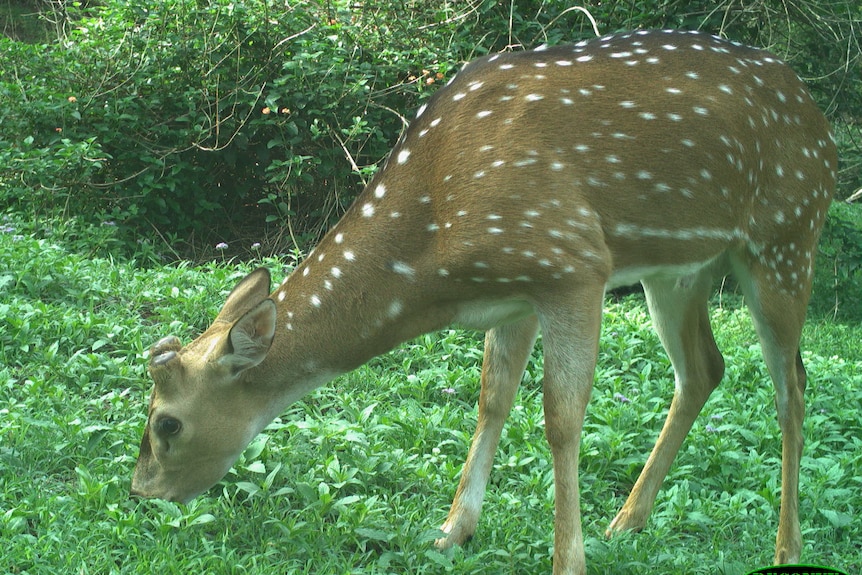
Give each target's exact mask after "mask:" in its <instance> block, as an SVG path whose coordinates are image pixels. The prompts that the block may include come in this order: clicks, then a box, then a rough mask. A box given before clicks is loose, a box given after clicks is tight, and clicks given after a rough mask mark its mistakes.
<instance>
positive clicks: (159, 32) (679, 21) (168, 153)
mask: <svg viewBox="0 0 862 575" xmlns="http://www.w3.org/2000/svg"><path fill="white" fill-rule="evenodd" d="M569 4H570V2H568V0H566V1H564V0H544V1H542V2H538V1H536V0H517V1H514V2H507V3H498V2H491V1H487V0H468V1H467V2H464V3H442V4H441V3H439V2H433V1H431V0H409V1H406V2H391V1H390V0H366V1H364V2H363V3H362V4H361V5H360V6H355V5H354V4H352V3H350V2H348V1H347V0H336V1H333V2H327V3H319V2H312V1H310V0H308V1H301V2H297V3H292V6H286V5H284V4H283V3H275V2H269V1H265V2H254V3H252V2H243V1H228V0H210V1H201V2H195V3H190V2H185V1H183V0H166V1H161V0H159V1H156V0H143V1H141V2H136V3H121V2H116V1H114V0H105V1H104V2H100V3H90V4H87V3H84V4H78V3H65V2H61V3H56V2H53V3H47V2H46V3H44V4H42V6H43V7H44V9H45V10H46V11H48V10H50V15H51V18H52V19H53V22H52V23H51V26H50V27H49V31H50V32H51V33H53V34H54V37H55V39H54V40H53V41H45V40H44V38H45V37H47V36H43V35H39V34H35V33H34V34H31V35H30V38H31V39H32V40H34V41H35V42H37V43H32V44H30V43H26V42H23V41H21V40H20V39H18V40H12V39H10V38H2V39H0V54H2V56H0V58H2V59H3V62H2V68H3V70H4V72H7V71H8V73H4V75H3V77H2V78H0V118H2V121H3V126H4V130H3V133H2V134H0V166H2V168H3V170H2V172H0V209H9V208H10V207H11V208H13V209H15V210H17V211H23V212H25V213H30V214H31V215H32V216H34V217H41V216H42V215H44V214H46V213H56V212H62V213H64V214H66V215H67V216H78V217H83V218H87V219H91V220H94V221H96V222H98V221H115V222H118V223H120V224H122V229H123V230H125V231H126V235H127V241H129V242H132V241H134V240H136V239H137V238H138V237H139V236H140V235H141V234H147V235H151V233H152V230H153V228H155V230H156V231H158V233H159V234H161V235H162V236H163V237H164V238H165V239H166V241H168V242H169V243H171V244H175V243H176V242H177V241H178V239H182V240H184V241H189V240H191V241H192V242H193V243H196V244H198V245H200V244H201V243H203V244H208V245H214V244H215V243H217V242H222V241H231V242H232V245H234V244H233V241H235V240H243V242H244V244H245V245H250V244H251V243H252V242H261V241H264V242H266V241H267V240H269V241H270V242H271V244H273V245H272V246H266V247H269V248H270V249H271V250H276V249H283V248H284V244H286V245H287V246H290V247H296V246H297V245H299V246H300V247H306V246H307V244H308V243H310V242H312V241H314V240H315V239H316V238H317V237H318V236H319V235H320V233H321V231H322V230H323V229H325V228H326V227H328V225H329V224H331V223H332V221H333V220H334V219H336V218H337V217H338V216H339V215H340V214H341V213H342V212H343V210H344V209H345V207H346V206H347V205H348V204H349V203H350V202H351V201H352V199H353V197H354V196H355V194H356V193H357V192H358V191H359V189H360V188H361V185H362V183H363V181H365V180H367V179H368V177H369V176H370V175H371V174H373V172H374V171H375V169H376V167H377V165H378V164H379V162H380V161H381V160H382V159H383V157H385V155H386V153H387V152H388V150H389V149H390V147H391V146H392V145H393V144H394V142H395V140H396V139H397V137H398V135H399V132H400V131H401V130H402V129H403V125H404V120H403V117H402V116H401V114H408V113H410V111H411V110H413V109H415V108H416V107H418V105H419V104H420V103H421V101H422V100H424V99H425V98H427V97H428V96H430V94H431V93H432V92H433V90H434V88H435V87H436V86H437V85H439V84H441V83H443V82H445V81H447V80H448V79H449V78H451V77H452V75H453V74H454V73H455V71H456V70H457V67H458V66H459V65H460V62H462V61H464V60H468V59H470V58H473V57H476V56H479V55H481V54H484V53H487V52H493V51H498V50H503V49H519V48H521V47H525V48H526V47H532V46H535V45H537V44H540V43H550V44H555V43H559V42H565V41H575V40H579V39H582V38H586V37H590V36H592V35H593V32H592V25H591V23H590V22H589V20H588V19H587V18H586V17H585V16H584V14H582V13H581V12H580V11H578V10H575V9H571V8H570V7H569ZM61 8H62V9H61ZM591 9H592V11H593V16H594V17H595V19H596V20H597V21H598V22H599V23H600V27H601V30H602V31H603V32H609V31H614V30H619V29H630V28H638V27H639V28H655V27H683V28H701V29H706V30H709V31H712V32H716V33H722V34H725V35H727V36H730V37H732V38H734V39H737V40H740V41H743V42H747V43H752V44H759V45H765V46H767V47H769V48H771V49H773V50H774V51H776V52H777V53H778V54H779V55H780V56H782V57H784V58H786V59H788V60H789V61H790V63H791V64H792V65H793V66H794V67H795V68H796V69H797V70H798V71H799V72H800V73H801V74H802V75H803V76H804V77H806V78H810V79H812V80H811V85H812V89H813V92H814V93H815V96H816V97H817V98H818V100H819V101H820V103H821V105H822V107H823V108H824V109H826V110H827V111H828V112H829V114H830V116H831V117H832V119H833V122H835V123H836V124H838V127H839V132H840V133H841V134H842V138H841V141H842V146H843V149H842V158H843V159H844V163H843V164H842V171H841V173H842V177H844V178H846V179H845V180H844V181H842V192H841V195H842V196H846V195H847V194H848V193H849V192H850V191H852V189H855V188H856V187H859V186H860V185H862V184H860V181H859V172H858V167H857V168H856V170H855V171H854V169H853V166H854V163H853V162H856V163H857V164H858V160H859V157H860V156H862V154H860V153H859V143H858V142H854V141H853V140H852V139H850V138H849V136H848V135H852V133H853V126H854V125H855V124H854V122H858V118H860V117H862V87H860V78H859V72H858V70H859V66H858V60H859V46H858V40H857V36H856V35H854V34H853V29H854V27H857V26H858V25H859V22H860V20H862V8H860V7H859V6H856V5H854V3H853V2H851V1H850V0H847V1H845V2H836V3H830V4H828V5H824V4H823V3H819V2H814V1H813V0H802V1H800V2H796V3H792V5H788V4H786V3H784V2H780V1H779V0H757V1H751V2H748V3H740V4H738V3H727V4H721V5H719V6H716V5H715V3H713V2H707V1H705V0H703V1H696V2H688V3H684V5H683V6H680V5H679V3H676V2H669V1H668V0H645V1H642V2H636V3H632V2H620V1H617V2H603V3H600V4H599V5H598V6H595V7H593V8H591ZM779 16H781V17H780V18H779ZM16 37H17V36H16ZM854 146H855V150H856V151H855V154H856V155H855V156H854V155H853V153H852V150H853V149H854ZM854 158H855V160H854ZM282 234H283V235H284V237H282ZM282 239H284V240H285V241H280V240H282ZM241 243H242V242H241ZM276 244H277V245H276ZM266 247H265V249H266ZM186 255H187V254H186Z"/></svg>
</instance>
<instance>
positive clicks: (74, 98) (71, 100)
mask: <svg viewBox="0 0 862 575" xmlns="http://www.w3.org/2000/svg"><path fill="white" fill-rule="evenodd" d="M67 99H68V100H69V102H71V103H72V104H74V103H75V102H77V101H78V98H76V97H75V96H69V97H68V98H67Z"/></svg>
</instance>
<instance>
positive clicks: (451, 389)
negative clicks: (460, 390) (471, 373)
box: [440, 387, 455, 395]
mask: <svg viewBox="0 0 862 575" xmlns="http://www.w3.org/2000/svg"><path fill="white" fill-rule="evenodd" d="M440 393H445V394H446V395H453V394H454V393H455V388H454V387H444V388H443V389H441V390H440Z"/></svg>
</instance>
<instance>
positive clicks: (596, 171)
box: [131, 30, 838, 575]
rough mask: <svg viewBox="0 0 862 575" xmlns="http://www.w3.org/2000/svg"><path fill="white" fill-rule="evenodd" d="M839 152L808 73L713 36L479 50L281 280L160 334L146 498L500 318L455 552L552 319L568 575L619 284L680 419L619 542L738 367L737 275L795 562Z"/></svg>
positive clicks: (785, 536)
mask: <svg viewBox="0 0 862 575" xmlns="http://www.w3.org/2000/svg"><path fill="white" fill-rule="evenodd" d="M837 165H838V164H837V151H836V146H835V143H834V140H833V138H832V135H831V131H830V127H829V125H828V122H827V120H826V118H825V117H824V115H823V113H822V112H821V111H820V110H819V109H818V106H817V105H816V104H815V102H814V100H813V99H812V97H811V95H810V93H809V91H808V90H807V88H806V86H805V84H804V83H803V82H802V80H800V79H799V77H798V76H797V75H796V74H795V73H794V72H793V71H792V69H791V68H790V67H789V66H788V65H787V64H785V63H783V62H782V61H781V60H780V59H779V58H777V57H776V56H774V55H773V54H771V53H770V52H767V51H764V50H761V49H756V48H751V47H747V46H745V45H742V44H740V43H736V42H732V41H728V40H725V39H722V38H720V37H717V36H713V35H710V34H707V33H701V32H688V31H671V30H654V31H643V30H642V31H635V32H631V33H618V34H612V35H607V36H603V37H599V38H596V39H592V40H589V41H584V42H580V43H577V44H569V45H564V46H557V47H547V46H542V47H539V48H536V49H534V50H530V51H526V50H525V51H519V52H501V53H495V54H491V55H487V56H484V57H481V58H479V59H477V60H474V61H471V62H469V63H467V64H465V65H464V67H463V68H462V69H461V70H460V71H459V72H458V73H457V74H455V75H454V77H453V78H452V80H451V81H450V82H449V83H448V84H447V85H446V86H444V87H441V88H440V89H439V90H438V91H437V92H436V93H435V94H434V95H433V96H432V97H430V98H429V99H428V100H427V102H426V103H425V105H423V106H421V107H420V108H419V110H418V112H417V113H416V116H415V119H413V120H412V122H411V123H410V125H409V127H408V128H407V129H406V130H405V131H404V133H403V134H402V136H401V138H400V139H399V141H398V142H397V143H396V145H395V147H394V148H393V150H392V151H391V152H390V154H389V156H388V157H387V160H386V161H385V162H384V164H383V166H382V168H381V169H380V170H379V171H378V172H377V173H376V174H375V175H374V177H373V178H372V179H371V180H370V181H369V182H368V184H367V186H366V187H365V188H364V190H363V191H362V192H361V193H360V194H359V195H358V196H357V198H356V200H355V202H354V203H353V204H352V206H351V207H350V208H349V209H348V210H347V211H346V213H345V214H344V215H343V217H342V218H341V219H340V221H338V222H337V223H336V224H335V225H334V226H333V227H332V229H330V230H329V231H328V232H327V234H326V235H325V236H324V237H323V239H322V240H321V241H320V242H319V243H318V245H317V246H316V247H315V249H313V250H312V251H311V252H310V253H309V254H308V256H307V257H306V258H305V259H304V260H303V261H302V263H300V264H299V265H298V266H296V268H295V269H294V270H293V271H292V272H291V273H290V274H289V275H288V276H287V278H286V279H285V280H284V281H283V282H282V283H281V284H280V285H279V286H277V287H276V288H275V289H274V290H273V291H271V287H270V283H271V278H270V273H269V272H268V271H267V270H266V269H257V270H255V271H253V272H251V273H250V274H249V275H247V276H246V277H245V278H244V279H242V280H241V281H240V282H239V283H238V284H237V285H236V287H235V288H234V289H233V291H231V292H230V294H229V295H228V297H227V300H226V302H225V304H224V307H223V308H222V309H221V311H220V312H219V313H218V315H217V317H216V318H215V320H214V322H213V323H212V325H211V326H210V327H209V328H208V329H207V330H206V331H204V332H203V334H201V335H200V336H199V337H198V338H197V339H195V340H194V341H192V342H191V343H189V344H187V345H185V346H183V344H182V343H181V342H180V340H179V339H178V338H177V337H174V336H168V337H166V338H164V339H162V340H160V341H159V342H157V343H156V344H155V345H154V346H153V347H152V348H151V350H150V355H149V372H150V374H151V377H152V380H153V383H154V387H153V391H152V395H151V398H150V403H149V412H148V417H147V423H146V428H145V430H144V433H143V439H142V441H141V446H140V455H139V457H138V459H137V463H136V465H135V469H134V474H133V478H132V485H131V493H132V494H133V495H135V496H140V497H146V498H151V497H154V498H162V499H167V500H172V501H177V502H188V501H190V500H191V499H193V498H194V497H196V496H198V495H199V494H201V493H203V492H204V491H206V490H207V489H209V488H210V487H211V486H213V485H214V484H216V483H217V482H218V481H220V480H221V478H222V477H223V476H224V475H225V474H226V473H227V472H228V471H229V469H230V468H231V465H232V463H233V462H234V461H235V460H236V459H237V458H238V456H239V455H240V454H241V453H242V452H243V450H244V448H245V447H246V445H247V444H248V443H249V442H250V441H251V440H252V439H253V438H254V437H255V436H257V435H258V434H259V433H261V432H262V431H263V430H264V429H265V428H266V426H267V425H268V424H269V423H270V422H271V421H272V420H273V419H274V418H276V417H278V416H279V415H280V414H281V413H283V411H284V410H285V409H286V407H287V406H288V405H290V404H291V403H293V402H295V401H297V400H298V399H300V398H301V397H303V396H304V395H305V394H307V393H309V392H311V391H312V390H314V389H315V388H317V387H319V386H321V385H324V384H325V383H327V382H329V381H331V380H332V379H334V378H335V377H337V376H339V375H341V374H344V373H346V372H348V371H351V370H353V369H355V368H356V367H358V366H360V365H362V364H364V363H365V362H366V361H368V360H369V359H371V358H373V357H375V356H378V355H380V354H383V353H386V352H388V351H389V350H391V349H393V348H394V347H395V346H397V345H399V344H401V343H402V342H405V341H407V340H410V339H412V338H415V337H417V336H419V335H421V334H424V333H427V332H430V331H433V330H438V329H441V328H444V327H447V326H452V325H454V326H461V327H464V328H467V329H474V330H483V331H485V340H484V356H483V363H482V371H481V382H480V384H481V389H480V397H479V403H478V420H477V425H476V430H475V434H474V436H473V438H472V442H471V445H470V446H469V450H468V453H467V456H466V462H465V464H464V467H463V471H462V474H461V476H460V482H459V484H458V487H457V490H456V492H455V496H454V501H453V503H452V506H451V509H450V511H449V513H448V517H447V518H446V520H445V522H444V523H443V525H442V527H441V529H440V530H441V537H440V539H439V540H437V542H436V545H437V546H438V547H439V548H441V549H445V548H449V547H451V546H453V545H461V544H463V543H464V542H465V541H466V540H467V539H468V538H469V537H471V536H472V534H473V532H474V530H475V529H476V526H477V523H478V520H479V514H480V512H481V509H482V502H483V497H484V493H485V488H486V485H487V482H488V478H489V474H490V472H491V468H492V464H493V460H494V454H495V451H496V448H497V445H498V442H499V440H500V435H501V430H502V429H503V425H504V421H505V419H506V417H507V415H508V413H509V411H510V409H511V408H512V404H513V402H514V398H515V394H516V390H517V388H518V386H519V383H520V381H521V379H522V374H523V372H524V370H525V367H526V364H527V362H528V359H529V356H530V354H531V353H532V350H533V347H534V344H535V342H536V339H537V336H538V334H539V333H540V332H541V334H542V346H543V354H544V375H543V380H542V402H543V410H544V417H545V430H544V431H545V435H546V439H547V441H548V443H549V445H550V450H551V455H552V461H553V473H554V484H555V500H554V508H555V512H554V522H553V529H554V552H553V572H554V574H555V575H583V574H584V573H586V559H585V554H584V543H583V531H582V526H581V514H580V493H579V486H578V463H579V445H580V437H581V432H582V427H583V422H584V417H585V412H586V408H587V403H588V401H589V399H590V395H591V390H592V385H593V379H594V372H595V367H596V362H597V358H598V351H599V349H598V346H599V343H598V342H599V334H600V329H601V320H602V313H603V301H604V298H605V294H606V292H607V291H608V290H611V289H614V288H616V287H618V286H625V285H631V284H636V283H637V282H640V283H641V284H642V286H643V291H644V293H645V298H646V303H647V307H648V310H649V313H650V315H651V319H652V323H653V326H654V328H655V330H656V331H657V333H658V336H659V338H660V340H661V342H662V344H663V347H664V349H665V350H666V352H667V355H668V357H669V359H670V363H671V366H672V368H673V372H674V393H673V398H672V400H671V404H670V408H669V411H668V414H667V418H666V420H665V422H664V425H663V427H662V429H661V432H660V435H659V436H658V439H657V441H656V443H655V446H654V448H653V450H652V452H651V453H650V454H649V457H648V458H647V460H646V463H645V465H644V467H643V469H642V471H641V473H640V475H639V477H638V479H637V481H636V483H635V484H634V486H633V488H632V490H631V493H630V495H629V496H628V498H627V500H626V501H625V503H624V505H623V506H622V508H621V510H620V511H619V513H618V514H617V515H616V517H615V518H614V519H613V520H612V522H611V523H610V526H609V528H608V531H607V534H608V535H609V536H610V535H612V534H614V533H617V532H620V531H624V530H640V529H642V528H644V527H645V525H646V522H647V517H648V516H649V514H650V512H651V510H652V508H653V505H654V502H655V498H656V495H657V493H658V490H659V488H660V486H661V484H662V482H663V480H664V478H665V476H666V474H667V472H668V470H669V468H670V466H671V463H672V461H673V460H674V457H675V456H676V453H677V452H678V450H679V449H680V446H681V444H682V442H683V440H684V439H685V437H686V435H687V434H688V432H689V431H690V429H691V427H692V424H693V422H694V420H695V418H696V417H697V416H698V414H699V413H700V411H701V409H702V407H703V406H704V403H705V402H706V400H707V398H708V397H709V396H710V394H711V392H712V391H713V390H714V389H715V388H716V387H717V386H718V385H719V382H720V380H721V379H722V376H723V373H724V367H725V364H724V358H723V356H722V354H721V352H720V351H719V349H718V347H717V345H716V342H715V339H714V337H713V332H712V327H711V324H710V315H709V305H708V303H709V302H708V300H709V298H710V296H711V294H712V292H713V289H714V284H715V283H716V282H717V281H718V280H719V279H721V278H723V277H725V276H727V275H731V276H733V277H734V278H735V280H736V282H737V284H738V286H739V289H740V291H741V292H742V294H743V298H744V301H745V303H746V306H747V308H748V310H749V312H750V315H751V317H752V318H753V323H754V326H755V329H756V333H757V335H758V338H759V341H760V343H761V347H762V352H763V356H764V361H765V365H766V367H767V371H768V373H769V375H770V377H771V379H772V382H773V385H774V390H775V406H776V410H777V413H778V422H779V426H780V431H781V499H780V511H779V522H778V530H777V535H776V542H775V555H774V561H775V563H776V564H786V563H796V562H798V560H799V558H800V554H801V551H802V536H801V531H800V526H799V512H798V498H799V493H798V492H799V472H800V458H801V454H802V448H803V437H802V423H803V417H804V412H805V404H804V390H805V386H806V371H805V367H804V366H803V363H802V356H801V354H800V338H801V330H802V326H803V323H804V321H805V316H806V309H807V304H808V300H809V297H810V293H811V286H812V279H813V266H814V259H815V254H816V251H817V241H818V236H819V234H820V230H821V227H822V225H823V222H824V218H825V216H826V212H827V209H828V207H829V205H830V201H831V197H832V194H833V190H834V187H835V181H836V171H837Z"/></svg>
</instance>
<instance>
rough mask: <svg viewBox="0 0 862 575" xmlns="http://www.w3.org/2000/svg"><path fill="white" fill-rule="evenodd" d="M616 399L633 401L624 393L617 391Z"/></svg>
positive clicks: (623, 401) (625, 401)
mask: <svg viewBox="0 0 862 575" xmlns="http://www.w3.org/2000/svg"><path fill="white" fill-rule="evenodd" d="M614 399H616V400H617V401H620V402H622V403H631V402H632V400H631V399H629V398H628V397H626V396H625V395H623V394H622V393H615V394H614Z"/></svg>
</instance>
